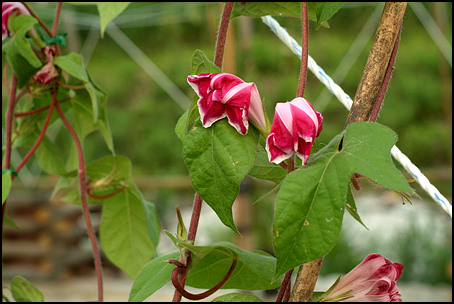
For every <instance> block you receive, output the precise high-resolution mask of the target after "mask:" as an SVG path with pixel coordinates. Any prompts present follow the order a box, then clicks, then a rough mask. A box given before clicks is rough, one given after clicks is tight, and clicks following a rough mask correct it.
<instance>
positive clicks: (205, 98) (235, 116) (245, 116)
mask: <svg viewBox="0 0 454 304" xmlns="http://www.w3.org/2000/svg"><path fill="white" fill-rule="evenodd" d="M188 83H189V85H190V86H191V87H192V88H193V89H194V91H195V92H196V93H197V95H198V96H199V97H200V99H199V100H198V101H197V105H198V107H199V112H200V119H201V120H202V124H203V126H204V127H205V128H209V127H210V126H211V125H212V124H213V123H214V122H216V121H218V120H220V119H222V118H224V117H226V116H227V118H228V121H229V124H230V125H232V126H233V127H234V128H235V129H236V130H237V131H238V133H240V134H242V135H245V134H246V133H247V131H248V128H249V122H248V121H249V118H250V119H251V122H252V123H253V124H254V125H255V126H256V127H257V128H258V129H259V130H261V131H263V132H265V131H266V130H267V123H266V119H265V114H264V110H263V105H262V101H261V100H260V95H259V92H258V90H257V87H256V85H255V84H254V83H253V82H250V83H246V82H244V81H243V80H241V79H240V78H238V77H236V76H235V75H231V74H227V73H202V74H199V75H190V76H188Z"/></svg>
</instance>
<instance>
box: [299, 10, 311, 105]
mask: <svg viewBox="0 0 454 304" xmlns="http://www.w3.org/2000/svg"><path fill="white" fill-rule="evenodd" d="M301 14H302V32H303V41H302V46H301V48H302V52H301V53H302V54H301V70H300V79H299V83H298V94H297V96H296V97H303V95H304V89H305V88H306V78H307V61H308V57H309V40H308V39H309V28H308V18H307V2H301Z"/></svg>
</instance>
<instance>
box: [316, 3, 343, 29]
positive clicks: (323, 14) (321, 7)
mask: <svg viewBox="0 0 454 304" xmlns="http://www.w3.org/2000/svg"><path fill="white" fill-rule="evenodd" d="M343 5H344V2H317V10H316V15H317V29H318V28H320V25H321V24H322V23H323V22H324V21H327V20H328V19H329V18H331V17H332V16H334V14H336V13H337V12H338V11H339V9H340V8H341V7H342V6H343Z"/></svg>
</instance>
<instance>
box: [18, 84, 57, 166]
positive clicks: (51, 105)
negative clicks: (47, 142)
mask: <svg viewBox="0 0 454 304" xmlns="http://www.w3.org/2000/svg"><path fill="white" fill-rule="evenodd" d="M56 103H57V92H56V91H54V92H52V101H51V102H50V105H49V111H48V112H47V116H46V120H45V121H44V125H43V128H42V130H41V132H40V134H39V136H38V138H37V139H36V141H35V144H34V145H33V147H32V148H31V149H30V151H28V153H27V155H25V157H24V158H23V159H22V161H21V162H20V164H19V165H17V167H16V172H19V171H20V169H22V167H23V166H24V165H25V163H26V162H27V161H28V160H29V159H30V157H31V156H32V155H33V153H35V151H36V149H38V146H39V145H40V144H41V142H42V140H43V138H44V135H45V134H46V130H47V127H48V126H49V122H50V118H51V117H52V112H53V111H54V106H55V104H56Z"/></svg>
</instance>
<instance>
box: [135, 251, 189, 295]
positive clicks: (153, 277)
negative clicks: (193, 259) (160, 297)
mask: <svg viewBox="0 0 454 304" xmlns="http://www.w3.org/2000/svg"><path fill="white" fill-rule="evenodd" d="M179 258H180V252H179V251H174V252H172V253H169V254H166V255H163V256H158V257H155V258H154V259H152V260H151V261H149V262H148V263H147V264H145V266H144V267H143V268H142V269H141V270H140V272H139V274H138V275H137V278H136V279H135V281H134V284H133V285H132V288H131V291H130V293H129V300H128V301H129V302H142V301H144V300H145V299H146V298H148V297H149V296H150V295H152V294H153V293H155V292H156V291H157V290H158V289H160V288H161V287H163V286H164V285H165V284H166V283H167V282H168V281H170V276H171V274H172V270H173V269H174V268H175V265H173V264H169V263H164V261H167V260H176V259H179Z"/></svg>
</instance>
